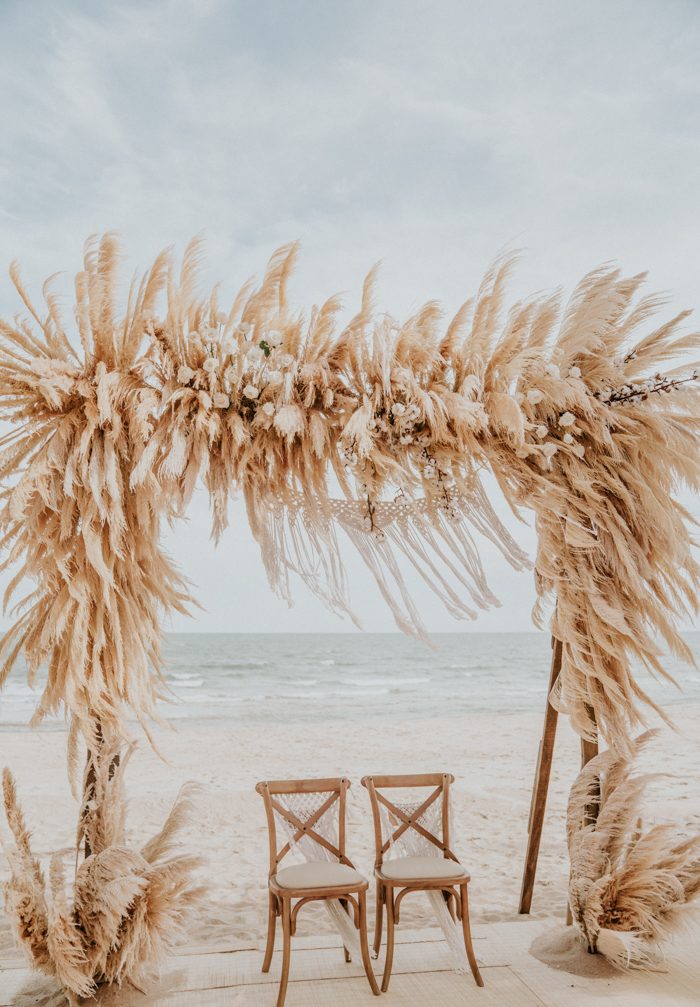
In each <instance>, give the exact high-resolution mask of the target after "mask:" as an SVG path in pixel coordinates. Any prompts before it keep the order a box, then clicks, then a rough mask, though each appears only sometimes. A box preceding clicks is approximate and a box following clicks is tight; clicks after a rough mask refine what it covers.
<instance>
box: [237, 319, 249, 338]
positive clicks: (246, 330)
mask: <svg viewBox="0 0 700 1007" xmlns="http://www.w3.org/2000/svg"><path fill="white" fill-rule="evenodd" d="M238 331H239V332H241V333H242V334H243V335H244V336H245V338H246V339H249V338H250V334H251V332H252V331H253V326H252V325H250V324H249V323H248V322H241V323H240V325H239V326H238Z"/></svg>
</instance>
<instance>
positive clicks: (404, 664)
mask: <svg viewBox="0 0 700 1007" xmlns="http://www.w3.org/2000/svg"><path fill="white" fill-rule="evenodd" d="M686 639H687V641H688V643H689V644H690V645H691V647H692V649H693V651H694V653H695V655H696V659H698V660H699V661H700V633H689V634H687V635H686ZM433 643H434V647H433V648H430V647H427V646H426V645H425V644H423V643H419V642H417V641H415V640H412V639H410V638H408V637H405V636H402V635H400V634H393V633H386V634H371V633H368V634H361V633H339V634H275V633H270V634H240V633H231V634H227V633H211V634H208V633H206V634H205V633H176V634H170V635H168V636H166V638H165V645H164V658H165V661H164V664H165V677H166V682H167V686H168V689H169V690H170V693H171V695H170V701H169V702H167V703H163V704H162V705H161V712H162V713H163V714H164V715H165V716H166V717H169V718H173V719H182V718H185V719H196V720H208V719H226V720H230V721H237V722H246V723H251V722H257V723H265V722H271V721H284V720H295V721H298V720H305V719H311V718H318V717H321V718H325V719H337V720H343V719H347V718H351V719H356V718H366V717H381V718H383V719H386V718H387V717H395V718H402V719H405V718H411V717H431V716H435V715H440V716H446V715H447V716H450V715H459V714H464V713H467V712H470V711H473V712H479V711H487V712H496V711H509V710H511V711H518V710H530V709H536V708H542V707H543V706H544V702H545V694H546V689H547V682H548V678H549V662H550V656H551V651H550V639H549V636H548V635H547V634H545V633H450V634H437V635H435V636H434V638H433ZM664 664H665V667H666V669H667V670H668V671H669V673H671V674H672V675H673V676H674V677H675V678H676V680H677V681H678V683H679V685H681V686H682V689H683V691H682V692H679V691H678V690H677V689H676V688H674V686H673V685H671V684H669V683H665V682H655V681H654V679H653V678H651V676H650V675H649V674H648V673H646V672H644V671H643V670H638V674H639V681H640V684H641V685H642V687H643V688H644V689H645V690H646V691H648V693H649V694H650V695H651V696H652V697H653V698H654V699H655V700H656V701H658V702H660V703H661V704H662V705H667V704H673V703H678V702H684V701H700V671H698V670H696V669H695V668H693V667H689V666H687V665H684V664H683V663H682V662H680V661H679V660H678V659H676V658H672V657H666V658H665V660H664ZM42 684H43V683H42V679H41V676H40V677H39V680H38V681H37V683H36V687H35V689H34V690H31V689H30V688H29V686H28V685H27V683H26V679H25V674H24V668H23V666H22V663H21V661H19V662H18V664H17V667H16V668H15V669H14V670H13V672H12V674H11V675H10V677H9V679H8V681H7V683H6V685H5V688H4V690H3V691H2V693H0V727H9V726H16V725H21V724H26V723H27V722H28V720H29V719H30V717H31V715H32V712H33V709H34V707H35V704H36V702H37V699H38V695H39V693H40V690H41V687H42ZM60 723H61V721H59V720H57V719H56V720H53V721H52V722H51V724H52V725H53V726H56V727H58V726H59V725H60Z"/></svg>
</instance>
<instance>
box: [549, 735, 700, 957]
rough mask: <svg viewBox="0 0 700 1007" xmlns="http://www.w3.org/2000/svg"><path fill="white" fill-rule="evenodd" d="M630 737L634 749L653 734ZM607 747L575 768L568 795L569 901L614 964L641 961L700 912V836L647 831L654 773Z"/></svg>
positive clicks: (664, 828) (662, 828)
mask: <svg viewBox="0 0 700 1007" xmlns="http://www.w3.org/2000/svg"><path fill="white" fill-rule="evenodd" d="M653 734H654V732H647V733H646V734H643V735H641V736H640V737H639V738H637V739H636V741H635V742H634V745H633V752H634V755H636V754H638V753H639V752H640V751H641V749H642V748H643V747H644V745H646V744H647V743H648V741H649V740H650V739H651V738H652V737H653ZM633 770H634V763H633V757H632V758H621V757H616V756H615V754H614V753H613V752H610V751H606V752H603V753H602V754H601V755H598V756H597V757H596V758H594V759H592V760H591V761H590V762H589V763H588V764H587V765H586V766H585V768H584V769H583V770H582V771H581V773H580V774H579V776H578V777H577V779H576V781H575V782H574V785H573V787H572V788H571V793H570V795H569V805H568V812H567V839H568V845H569V856H570V859H571V878H570V888H569V903H570V906H571V912H572V915H573V919H574V923H575V925H576V927H577V928H578V930H579V932H580V934H581V937H582V939H583V940H584V941H585V943H586V945H587V946H588V949H589V950H590V951H594V952H599V953H600V954H602V955H605V957H606V958H607V959H608V960H609V961H610V962H611V963H612V964H614V965H615V966H617V967H618V968H632V967H636V968H644V967H645V966H648V965H650V964H652V963H653V962H654V961H655V960H656V959H657V957H658V946H659V945H660V944H661V943H662V942H663V941H664V940H666V939H667V938H668V937H669V936H670V935H671V934H673V932H674V931H675V930H677V929H679V928H680V927H682V926H683V925H684V924H685V923H686V921H687V920H688V916H689V913H691V912H695V913H697V912H698V911H700V900H699V899H698V896H700V835H694V836H690V837H687V838H683V839H679V837H678V830H677V827H676V826H674V825H670V824H663V825H655V826H653V827H652V828H651V829H649V830H647V831H645V830H644V828H643V825H642V820H641V816H640V809H641V803H642V798H643V796H644V791H645V788H646V787H647V786H648V784H649V783H650V781H651V780H652V779H653V778H654V776H653V775H652V774H643V775H639V774H636V773H635V772H634V771H633Z"/></svg>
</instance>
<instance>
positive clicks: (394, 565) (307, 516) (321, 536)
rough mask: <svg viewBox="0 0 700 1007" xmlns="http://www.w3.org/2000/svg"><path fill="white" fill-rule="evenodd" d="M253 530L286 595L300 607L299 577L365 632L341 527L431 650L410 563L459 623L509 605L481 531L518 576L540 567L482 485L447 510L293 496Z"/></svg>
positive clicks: (411, 630) (402, 624)
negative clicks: (484, 555)
mask: <svg viewBox="0 0 700 1007" xmlns="http://www.w3.org/2000/svg"><path fill="white" fill-rule="evenodd" d="M250 510H251V504H250V502H249V512H250ZM251 526H252V528H253V532H254V534H255V536H256V538H257V541H258V543H259V545H260V548H261V552H262V558H263V562H264V564H265V569H266V571H267V575H268V578H269V581H270V584H271V585H272V587H273V589H274V590H275V591H276V592H277V593H278V594H280V595H281V596H282V597H283V598H284V599H285V600H287V601H288V602H289V603H290V604H291V600H292V591H291V585H290V579H289V575H290V573H296V574H298V575H299V576H300V577H301V578H302V580H303V581H304V583H305V584H306V585H307V586H308V587H309V589H310V590H311V591H312V592H313V593H314V594H315V595H316V596H317V597H319V598H320V599H322V600H323V601H324V602H325V603H326V604H327V605H328V606H329V607H330V608H331V609H333V610H334V611H337V612H339V613H343V614H346V615H349V616H350V618H351V619H352V620H353V621H354V622H355V623H356V624H358V625H359V623H358V619H357V617H356V615H355V614H354V612H353V610H352V605H351V602H350V598H349V594H348V588H347V582H346V578H345V571H344V567H343V560H342V547H341V543H340V541H339V537H338V534H337V529H338V528H340V529H341V530H342V531H343V532H344V534H345V536H346V538H347V539H349V541H350V543H351V544H352V546H353V547H354V548H355V550H356V551H357V553H358V554H359V555H360V557H361V558H362V560H363V562H364V563H365V565H366V566H367V568H368V569H369V571H370V572H371V574H372V576H373V578H374V580H375V582H376V584H377V586H378V588H379V590H380V592H381V594H382V597H383V598H384V600H385V601H386V603H387V604H388V606H389V608H390V609H391V612H392V614H393V616H394V619H395V621H396V624H397V626H398V627H399V629H401V630H402V631H403V632H405V633H408V634H409V635H411V636H415V637H418V638H419V639H422V640H425V641H426V642H429V638H428V633H427V630H426V628H425V626H424V624H423V621H422V619H421V616H420V613H419V611H418V608H417V607H416V604H415V602H414V601H413V598H412V596H411V593H410V591H409V589H408V586H407V584H406V580H405V578H404V572H403V570H402V566H401V564H400V562H399V560H400V557H403V558H404V560H406V561H408V563H410V565H411V566H412V567H413V568H414V569H415V570H416V571H417V572H418V574H419V576H420V577H421V579H422V580H423V582H424V583H426V584H427V585H428V587H429V588H430V589H431V590H432V591H433V593H434V594H435V595H436V596H437V597H438V598H439V599H440V601H441V602H442V603H443V605H444V606H445V608H446V609H447V611H448V612H449V613H450V614H451V615H452V616H453V617H454V618H456V619H476V617H477V614H478V610H485V609H488V608H491V607H493V606H498V605H500V602H499V601H498V599H497V598H496V596H495V595H494V594H493V592H492V591H491V590H490V588H489V586H488V582H487V580H486V574H485V572H484V568H483V565H482V563H481V559H480V557H479V551H478V548H477V544H476V542H475V540H474V535H473V532H477V533H479V534H480V535H482V536H483V537H485V538H487V539H488V540H489V541H491V542H492V543H493V544H494V545H496V546H497V547H498V548H499V549H500V551H501V552H502V554H503V555H504V556H505V558H506V559H507V560H508V562H509V563H510V564H511V565H512V566H513V567H514V568H515V569H518V570H522V569H525V568H527V567H529V565H530V563H529V560H528V557H527V554H526V553H525V552H524V551H523V550H522V549H521V548H520V546H518V544H517V543H516V542H515V540H514V539H513V538H512V536H511V535H510V533H509V532H508V530H507V528H506V527H505V526H504V525H503V523H502V522H501V521H500V519H499V518H498V516H497V514H496V513H495V511H494V509H493V507H492V505H491V503H490V502H489V500H488V497H487V496H486V493H485V492H484V489H483V487H482V486H481V484H480V483H477V485H476V489H475V490H474V492H473V493H472V495H470V496H469V497H466V496H462V495H457V494H454V495H452V496H450V497H449V499H448V500H446V501H445V502H444V503H438V504H436V503H435V502H433V501H428V500H425V499H419V500H414V499H410V498H408V497H406V496H404V495H399V496H397V497H396V498H395V499H394V500H382V501H377V502H373V501H371V500H369V499H368V500H334V499H327V500H324V501H321V500H320V499H318V498H315V497H311V496H304V495H302V494H290V495H289V496H287V497H286V498H285V499H284V501H283V500H281V499H278V500H276V501H274V502H272V503H268V504H267V505H264V504H263V505H261V504H260V503H259V502H258V503H257V505H256V507H255V514H254V515H251ZM404 565H405V564H404Z"/></svg>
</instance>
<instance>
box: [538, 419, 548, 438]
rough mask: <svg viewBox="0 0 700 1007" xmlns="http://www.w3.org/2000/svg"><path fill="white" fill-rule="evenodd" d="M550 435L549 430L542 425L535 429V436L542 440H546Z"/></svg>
mask: <svg viewBox="0 0 700 1007" xmlns="http://www.w3.org/2000/svg"><path fill="white" fill-rule="evenodd" d="M548 433H549V428H548V427H546V426H544V424H542V423H540V425H539V426H538V427H536V428H535V436H536V437H539V439H540V440H542V439H543V438H545V437H546V436H547V434H548Z"/></svg>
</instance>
